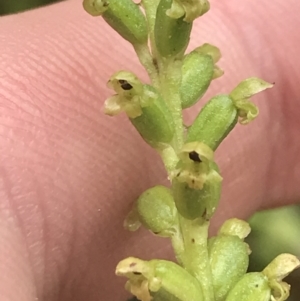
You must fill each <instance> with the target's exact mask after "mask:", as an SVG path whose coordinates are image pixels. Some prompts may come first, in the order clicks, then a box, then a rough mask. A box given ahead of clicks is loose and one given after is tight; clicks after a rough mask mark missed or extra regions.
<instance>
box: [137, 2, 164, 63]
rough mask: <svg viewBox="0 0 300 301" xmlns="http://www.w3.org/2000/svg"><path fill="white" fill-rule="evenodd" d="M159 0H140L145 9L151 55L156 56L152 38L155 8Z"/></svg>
mask: <svg viewBox="0 0 300 301" xmlns="http://www.w3.org/2000/svg"><path fill="white" fill-rule="evenodd" d="M159 1H160V0H142V1H141V2H142V6H143V8H144V10H145V14H146V19H147V23H148V32H149V38H150V45H151V50H152V55H153V57H154V58H157V50H156V44H155V38H154V26H155V18H156V10H157V6H158V4H159Z"/></svg>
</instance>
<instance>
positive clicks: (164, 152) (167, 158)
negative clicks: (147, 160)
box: [157, 144, 178, 177]
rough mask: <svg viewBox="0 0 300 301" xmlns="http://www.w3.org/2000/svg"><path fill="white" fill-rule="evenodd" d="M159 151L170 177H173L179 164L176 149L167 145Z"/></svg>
mask: <svg viewBox="0 0 300 301" xmlns="http://www.w3.org/2000/svg"><path fill="white" fill-rule="evenodd" d="M157 151H158V153H159V154H160V156H161V159H162V161H163V163H164V165H165V168H166V170H167V172H168V175H169V177H171V175H172V172H173V171H174V169H175V168H176V165H177V163H178V157H177V155H176V152H175V150H174V148H173V147H172V146H171V145H168V144H166V145H163V146H161V147H160V148H158V149H157Z"/></svg>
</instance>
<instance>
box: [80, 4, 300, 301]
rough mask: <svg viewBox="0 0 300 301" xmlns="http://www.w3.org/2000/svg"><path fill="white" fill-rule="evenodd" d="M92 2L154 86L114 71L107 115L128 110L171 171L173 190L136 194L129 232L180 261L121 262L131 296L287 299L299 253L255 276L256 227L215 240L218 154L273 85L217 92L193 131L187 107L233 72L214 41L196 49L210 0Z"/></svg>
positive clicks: (226, 229)
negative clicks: (194, 39) (252, 237)
mask: <svg viewBox="0 0 300 301" xmlns="http://www.w3.org/2000/svg"><path fill="white" fill-rule="evenodd" d="M83 6H84V8H85V10H86V11H87V12H88V13H89V14H91V15H92V16H102V17H103V19H104V20H105V21H106V22H107V23H108V25H110V26H111V27H112V28H113V29H114V30H115V31H116V32H118V33H119V35H120V36H121V37H122V38H124V39H125V40H127V41H129V42H130V43H131V44H132V46H133V49H134V50H135V52H136V54H137V57H138V59H139V61H140V62H141V64H142V65H143V67H144V68H145V69H146V71H147V73H148V75H149V81H148V82H147V83H144V82H142V81H141V80H140V79H139V78H138V76H137V75H135V74H133V73H132V72H130V71H124V70H122V71H118V72H116V73H114V74H113V75H112V76H111V77H110V79H109V80H108V83H107V86H108V88H109V89H111V90H112V91H113V93H112V94H113V95H112V96H110V97H109V98H108V99H106V101H105V103H104V113H105V114H107V115H108V116H116V115H118V114H120V113H122V112H123V113H125V114H126V116H127V117H128V121H129V122H130V123H131V124H132V125H133V126H134V127H135V129H136V130H137V132H138V133H139V134H140V136H141V137H142V139H143V140H144V141H145V142H146V143H147V144H148V146H150V147H152V148H153V149H154V150H155V151H156V152H157V154H158V157H160V158H161V160H162V163H163V165H164V167H165V169H166V175H165V177H164V178H163V179H161V180H162V183H164V186H163V185H156V186H153V187H151V188H148V189H146V191H144V192H142V193H141V194H140V195H139V196H138V195H137V196H136V200H135V202H134V203H133V205H132V210H131V211H130V213H129V214H128V215H127V217H126V218H125V221H124V227H125V228H126V229H127V230H129V231H137V230H138V229H139V228H140V227H141V226H143V227H144V228H146V229H147V230H149V231H150V232H151V233H152V234H154V235H156V236H159V237H162V238H163V239H166V240H168V241H169V242H170V243H171V245H172V247H173V250H174V253H175V258H176V261H177V262H173V261H168V260H160V259H153V260H148V261H146V260H142V259H139V258H136V257H129V258H126V259H123V260H121V261H120V262H119V264H118V265H117V268H116V274H117V275H118V276H123V277H126V278H127V282H126V285H125V288H126V289H127V291H129V292H130V293H132V294H133V295H134V296H136V297H137V298H138V299H139V300H141V301H284V300H286V299H287V298H288V296H289V292H290V285H289V284H288V283H286V282H285V281H283V280H284V278H285V277H286V276H287V275H288V274H289V273H291V272H292V271H293V270H295V269H296V268H298V267H299V266H300V262H299V259H298V258H297V257H295V256H293V255H291V254H282V255H279V256H278V257H276V258H275V259H274V260H273V261H272V262H271V263H270V264H269V265H268V266H267V267H266V268H265V269H264V270H263V271H259V272H251V273H247V269H248V265H249V254H250V253H251V250H250V247H249V245H248V244H247V243H246V242H245V241H244V240H245V238H246V237H247V236H248V234H249V233H250V231H251V229H250V226H249V224H248V223H247V222H245V221H242V220H239V219H236V218H232V219H229V220H227V221H225V222H224V223H223V225H222V226H221V227H220V229H219V231H218V232H217V234H216V235H215V236H212V237H209V235H208V233H209V225H210V220H211V218H212V217H213V216H214V214H215V212H216V210H217V208H218V204H219V201H220V199H221V191H222V189H221V188H222V180H223V178H222V175H221V171H220V168H219V166H218V162H217V159H216V158H215V152H216V151H217V152H219V151H221V148H219V146H220V145H221V143H222V142H223V141H224V139H226V137H227V136H228V135H229V134H230V133H231V132H232V131H233V130H234V128H235V126H236V125H237V124H238V123H240V124H243V125H247V124H249V123H250V122H251V121H253V120H254V119H255V118H256V117H257V116H258V113H259V110H258V107H257V106H256V105H255V104H254V103H253V102H252V101H251V98H252V97H253V96H254V95H256V94H257V93H259V92H262V91H264V90H266V89H268V88H271V87H272V86H273V84H270V83H268V82H266V81H264V80H262V79H260V78H257V77H250V78H248V79H245V80H243V81H242V82H241V83H239V84H238V85H237V86H236V87H235V88H234V89H233V90H232V91H231V92H228V93H224V94H217V95H215V96H212V97H211V98H210V99H209V100H208V101H207V102H206V103H205V104H204V105H203V106H202V107H201V108H200V110H199V111H198V112H195V116H196V117H195V118H194V120H193V121H192V122H191V123H190V124H188V125H186V124H185V122H184V117H183V110H184V109H187V108H190V107H192V106H193V105H195V104H196V103H197V102H198V101H199V100H201V99H202V98H203V96H205V93H206V92H207V91H208V89H209V87H210V84H211V82H212V81H213V80H214V79H216V78H218V77H220V76H222V75H223V73H224V72H223V70H222V69H221V68H220V67H219V66H218V65H217V64H219V61H220V59H221V52H220V50H219V49H218V48H217V47H216V46H213V45H211V44H209V43H204V44H203V45H201V46H199V47H196V48H195V49H191V50H188V52H187V53H186V49H189V48H188V44H189V41H190V34H191V30H192V27H193V22H194V21H195V20H196V19H197V18H198V17H200V16H202V15H203V14H205V13H206V12H208V10H209V8H210V4H209V2H208V1H207V0H141V1H139V2H138V1H133V0H84V1H83ZM193 110H194V111H195V110H196V109H193ZM141 164H143V163H141ZM234 164H235V161H234V160H232V163H231V165H232V166H234ZM145 172H147V171H146V170H145ZM215 217H216V216H215ZM141 248H142V246H141Z"/></svg>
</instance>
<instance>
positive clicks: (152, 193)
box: [136, 185, 178, 237]
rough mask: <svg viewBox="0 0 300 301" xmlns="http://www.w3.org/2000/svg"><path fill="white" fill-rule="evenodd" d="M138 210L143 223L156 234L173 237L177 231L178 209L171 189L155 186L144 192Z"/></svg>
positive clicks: (137, 203)
mask: <svg viewBox="0 0 300 301" xmlns="http://www.w3.org/2000/svg"><path fill="white" fill-rule="evenodd" d="M136 211H137V213H138V215H139V220H140V222H141V223H142V225H143V226H144V227H145V228H146V229H148V230H150V231H152V232H153V233H154V234H156V235H159V236H165V237H171V236H172V235H173V234H174V233H175V232H176V231H177V228H178V220H177V209H176V207H175V203H174V199H173V196H172V192H171V190H170V189H168V188H167V187H165V186H161V185H159V186H155V187H152V188H150V189H147V190H146V191H145V192H144V193H142V194H141V196H140V197H139V198H138V200H137V202H136Z"/></svg>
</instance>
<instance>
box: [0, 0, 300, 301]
mask: <svg viewBox="0 0 300 301" xmlns="http://www.w3.org/2000/svg"><path fill="white" fill-rule="evenodd" d="M59 1H60V0H0V15H2V16H3V15H7V14H13V13H16V12H21V11H24V10H27V9H32V8H35V7H39V6H43V5H47V4H51V3H54V2H59ZM250 224H251V227H252V232H251V234H250V236H249V238H248V241H247V242H248V243H249V244H250V246H251V249H252V254H251V258H250V267H249V270H250V271H260V270H262V269H263V268H264V267H265V266H266V265H267V264H268V263H269V262H270V261H271V260H272V259H273V258H274V257H275V256H277V255H279V254H280V253H292V254H295V255H297V256H298V257H300V206H290V207H284V208H279V209H273V210H268V211H263V212H259V213H257V214H255V215H254V216H253V217H252V218H251V219H250ZM287 282H288V283H290V284H292V292H291V297H290V298H289V301H299V300H300V285H299V284H300V270H298V271H296V272H294V273H293V274H292V275H291V276H289V278H287Z"/></svg>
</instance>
